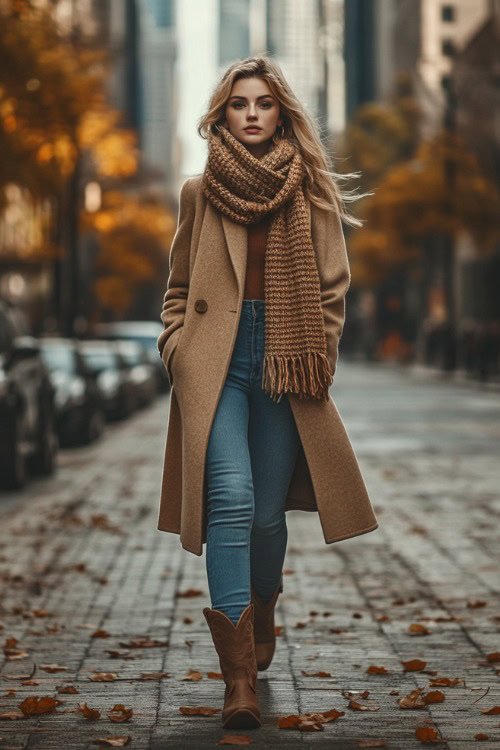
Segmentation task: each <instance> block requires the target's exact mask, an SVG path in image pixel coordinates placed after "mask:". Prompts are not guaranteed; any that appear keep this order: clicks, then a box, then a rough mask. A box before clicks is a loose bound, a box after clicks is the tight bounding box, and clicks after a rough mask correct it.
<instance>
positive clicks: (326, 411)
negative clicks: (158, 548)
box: [158, 175, 378, 555]
mask: <svg viewBox="0 0 500 750" xmlns="http://www.w3.org/2000/svg"><path fill="white" fill-rule="evenodd" d="M308 206H309V216H310V226H311V232H312V240H313V245H314V248H315V251H316V257H317V265H318V271H319V275H320V283H321V303H322V309H323V316H324V322H325V333H326V338H327V352H328V357H329V359H330V362H331V365H332V371H333V372H334V373H335V368H336V364H337V356H338V342H339V339H340V336H341V334H342V329H343V325H344V310H345V301H344V297H345V294H346V292H347V289H348V287H349V285H350V278H351V277H350V269H349V265H348V259H347V253H346V249H345V242H344V235H343V232H342V225H341V223H340V219H339V217H338V214H337V212H329V211H324V210H322V209H318V208H317V207H316V206H314V204H311V203H310V202H308ZM246 253H247V227H246V226H245V225H243V224H237V223H235V222H233V221H231V220H230V219H229V218H227V217H225V216H223V215H222V214H220V213H219V212H218V211H216V210H215V209H214V208H213V206H212V204H211V203H210V202H209V201H207V199H206V198H205V196H204V194H203V191H202V190H201V175H198V176H196V177H191V178H189V179H187V180H186V182H185V183H184V184H183V186H182V188H181V193H180V204H179V217H178V225H177V231H176V234H175V237H174V240H173V243H172V247H171V251H170V270H169V277H168V284H167V290H166V293H165V296H164V302H163V310H162V313H161V319H162V321H163V324H164V326H165V330H164V331H163V333H162V334H161V335H160V337H159V339H158V349H159V351H160V354H161V356H162V359H163V362H164V364H165V367H166V370H167V373H168V376H169V380H170V383H171V386H172V389H171V392H170V401H169V410H168V426H167V436H166V447H165V459H164V466H163V479H162V487H161V501H160V511H159V519H158V529H159V530H160V531H169V532H172V533H174V534H179V535H180V542H181V545H182V547H183V548H184V549H186V550H188V551H189V552H193V553H194V554H196V555H201V554H202V551H203V544H204V543H205V542H206V528H207V526H206V524H207V506H206V497H207V495H206V490H207V488H206V481H205V456H206V450H207V445H208V439H209V436H210V430H211V427H212V422H213V419H214V416H215V411H216V408H217V404H218V402H219V397H220V395H221V392H222V388H223V386H224V382H225V379H226V374H227V371H228V369H229V363H230V360H231V355H232V352H233V347H234V343H235V340H236V334H237V330H238V323H239V319H240V310H241V305H242V299H243V290H244V282H245V272H246ZM334 387H335V386H334V385H333V386H332V388H333V389H334ZM287 395H288V398H289V400H290V404H291V407H292V411H293V415H294V418H295V422H296V425H297V428H298V431H299V434H300V438H301V447H300V449H299V455H298V458H297V462H296V465H295V470H294V473H293V476H292V479H291V481H290V485H289V489H288V495H287V499H286V505H285V510H304V511H315V512H318V513H319V518H320V521H321V526H322V530H323V535H324V539H325V542H326V543H327V544H330V543H331V542H338V541H340V540H342V539H347V538H349V537H353V536H357V535H359V534H365V533H367V532H369V531H373V530H374V529H376V528H377V527H378V523H377V519H376V517H375V514H374V512H373V508H372V505H371V503H370V499H369V497H368V494H367V490H366V487H365V484H364V482H363V479H362V476H361V473H360V470H359V466H358V462H357V460H356V457H355V454H354V452H353V449H352V446H351V443H350V440H349V437H348V435H347V432H346V429H345V427H344V424H343V422H342V419H341V417H340V415H339V413H338V411H337V408H336V406H335V404H334V402H333V400H332V398H331V396H330V399H329V401H328V402H325V401H319V400H318V399H307V398H303V399H300V398H299V397H298V396H297V395H295V394H292V393H288V394H287Z"/></svg>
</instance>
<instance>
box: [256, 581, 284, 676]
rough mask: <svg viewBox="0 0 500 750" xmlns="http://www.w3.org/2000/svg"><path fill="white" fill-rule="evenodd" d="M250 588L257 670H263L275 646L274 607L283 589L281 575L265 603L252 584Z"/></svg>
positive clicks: (271, 657)
mask: <svg viewBox="0 0 500 750" xmlns="http://www.w3.org/2000/svg"><path fill="white" fill-rule="evenodd" d="M250 590H251V592H252V604H253V605H254V637H255V658H256V660H257V669H258V671H259V672H263V671H264V670H265V669H267V668H268V666H269V665H270V663H271V662H272V660H273V656H274V650H275V648H276V634H275V632H274V608H275V606H276V602H277V600H278V596H279V595H280V593H281V592H282V591H283V575H282V576H281V581H280V583H279V585H278V586H277V587H276V590H275V592H274V594H273V595H272V597H271V599H270V600H269V601H268V602H266V603H264V602H263V601H262V599H260V598H259V597H258V596H257V594H256V593H255V589H254V587H253V586H252V585H250Z"/></svg>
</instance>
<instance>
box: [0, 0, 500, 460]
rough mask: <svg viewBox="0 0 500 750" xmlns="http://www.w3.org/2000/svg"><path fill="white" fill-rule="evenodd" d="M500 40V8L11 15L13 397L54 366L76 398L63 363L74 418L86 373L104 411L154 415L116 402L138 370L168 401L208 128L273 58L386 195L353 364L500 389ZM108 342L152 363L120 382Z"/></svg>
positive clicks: (8, 129)
mask: <svg viewBox="0 0 500 750" xmlns="http://www.w3.org/2000/svg"><path fill="white" fill-rule="evenodd" d="M499 37H500V1H499V0H455V2H446V3H445V2H440V1H439V0H345V1H343V0H182V2H180V0H177V1H176V0H99V1H97V0H0V70H1V78H0V351H1V352H3V354H2V356H3V365H2V366H3V375H2V378H3V381H5V382H6V379H8V377H10V374H9V373H12V372H13V371H14V369H13V367H14V365H16V366H17V367H18V370H17V371H16V372H19V365H21V368H20V371H21V375H19V374H18V375H17V377H18V379H19V382H20V383H21V385H20V387H27V386H26V383H24V386H23V379H24V380H25V381H27V383H28V385H30V384H32V382H33V372H31V373H30V368H29V367H28V366H27V364H26V362H31V363H32V362H33V357H34V355H35V353H36V351H37V350H38V349H41V350H43V351H42V352H41V354H42V355H43V356H41V359H44V360H45V364H46V365H47V366H48V367H49V369H50V370H51V371H54V370H57V372H58V373H59V375H58V376H57V377H56V378H55V381H56V382H55V385H56V387H58V388H59V390H61V387H62V386H61V383H60V380H61V377H62V376H61V375H60V372H61V368H62V369H63V370H64V367H63V364H62V363H64V362H66V365H65V367H66V376H68V373H70V374H71V373H72V375H71V378H73V381H74V379H75V378H76V381H77V382H80V385H79V386H76V385H74V382H73V381H71V380H70V383H69V385H68V382H66V383H65V385H64V387H63V394H62V395H61V396H60V403H61V404H64V403H66V401H65V399H66V397H67V395H68V393H69V394H70V395H71V394H73V395H75V394H77V395H78V394H80V395H81V391H82V388H83V386H82V385H81V382H82V377H83V379H84V380H85V378H86V377H87V374H88V372H90V375H92V372H93V373H94V375H95V376H96V377H97V378H98V379H99V378H100V380H99V383H100V391H101V399H105V398H108V400H109V398H110V396H109V393H110V392H111V391H113V393H114V399H115V401H117V400H119V398H121V402H120V403H121V406H120V407H119V406H117V404H116V403H113V404H107V406H106V409H105V408H104V407H103V408H102V409H101V411H102V412H103V413H104V412H105V411H106V410H107V411H108V412H109V413H111V412H116V413H118V412H120V410H121V411H122V412H123V413H124V414H125V413H127V411H130V410H131V409H132V408H133V406H132V404H133V403H136V404H137V403H142V402H144V403H146V402H147V400H148V398H149V397H150V396H149V395H148V392H149V391H151V390H152V387H151V385H150V386H146V385H144V382H143V383H142V386H141V387H142V391H141V392H140V393H139V392H137V387H136V386H137V383H135V386H134V387H136V392H135V394H132V395H130V393H129V394H128V396H127V395H126V393H125V391H126V389H127V388H128V390H129V391H133V389H134V388H133V387H132V386H130V384H129V385H128V386H127V388H126V387H125V386H123V388H122V390H123V391H124V392H123V393H122V394H121V396H120V397H119V394H118V391H117V388H118V385H117V384H118V382H119V376H120V377H122V375H123V372H122V371H123V370H126V369H127V367H128V369H129V370H130V368H131V367H132V364H133V363H134V362H135V364H134V366H135V367H136V372H135V379H136V380H137V381H139V380H141V379H142V381H145V380H147V379H148V378H149V380H151V377H152V375H151V372H149V374H148V375H147V377H146V374H145V372H144V370H145V368H147V367H149V368H150V370H152V371H154V372H155V376H154V377H155V378H156V381H157V385H158V388H159V389H160V390H161V389H168V385H167V383H166V378H165V377H164V376H165V373H164V372H163V371H162V368H161V367H160V366H161V365H162V363H161V360H160V358H159V356H158V352H157V351H156V350H155V341H156V337H157V335H159V332H160V331H161V324H160V321H159V314H160V310H161V303H162V297H163V294H164V291H165V289H166V284H167V276H168V253H169V247H170V244H171V241H172V238H173V235H174V232H175V227H176V218H177V209H178V206H177V200H178V193H179V188H180V185H181V184H182V182H183V180H184V179H185V178H186V177H187V176H190V175H193V174H197V173H200V172H201V171H202V170H203V167H204V163H205V159H206V142H205V141H203V140H202V139H201V138H200V137H199V136H198V134H197V132H196V122H197V119H198V118H199V117H200V115H201V114H202V113H203V112H204V110H205V107H206V106H207V103H208V99H209V96H210V94H211V91H212V87H213V86H214V85H215V83H216V82H217V80H218V78H219V77H220V75H221V74H222V73H223V72H224V70H225V69H226V67H227V66H228V65H229V63H231V62H232V61H233V60H235V59H238V58H243V57H246V56H247V55H251V54H258V53H266V54H269V55H271V56H273V57H274V58H276V60H277V61H278V62H279V63H280V65H281V66H282V69H283V71H284V74H285V76H286V77H287V79H288V81H289V83H290V84H291V86H292V87H293V88H294V89H295V91H296V92H297V94H298V96H299V97H300V98H301V99H302V101H304V102H305V104H306V106H307V108H308V111H309V112H310V114H311V115H313V116H314V117H315V118H316V119H317V122H318V125H319V128H320V131H321V136H322V138H323V140H324V143H325V145H326V147H327V149H328V151H329V153H330V154H331V155H332V157H333V159H334V162H333V163H334V166H335V169H336V170H337V171H338V172H344V173H346V172H352V171H359V173H360V178H359V180H358V182H357V185H358V186H359V189H360V191H362V192H364V193H368V195H367V196H366V197H364V198H363V199H362V200H359V201H357V202H356V203H355V204H354V206H353V209H354V211H355V213H356V214H357V215H358V216H359V217H360V218H362V219H363V220H364V224H363V226H362V227H361V228H359V229H351V228H346V232H345V233H346V240H347V246H348V253H349V258H350V263H351V270H352V284H351V288H350V291H349V295H348V300H347V322H346V325H345V329H344V335H343V340H342V345H341V346H342V353H343V354H344V355H345V356H346V357H352V358H354V359H357V360H361V361H368V362H394V363H398V364H405V365H412V366H414V367H421V368H429V369H431V370H437V371H439V372H443V373H450V374H451V375H452V376H453V377H456V378H463V379H464V378H465V379H471V380H477V381H482V382H483V383H498V382H499V381H500V364H499V351H500V294H499V289H500V252H499V239H500V238H499V233H500V223H499V215H500V196H499V183H500V44H499ZM47 337H49V338H50V339H51V341H50V342H48V341H47ZM110 338H113V339H127V340H128V342H129V343H130V341H135V342H136V343H137V342H138V344H139V346H138V347H137V348H136V350H135V351H136V354H135V360H134V355H133V352H132V350H130V349H129V350H128V351H123V350H122V351H119V350H118V349H117V350H116V352H115V355H116V357H115V361H114V364H113V363H109V362H108V366H107V367H106V368H105V367H104V359H103V357H104V354H102V353H101V360H99V357H98V356H97V349H96V347H97V348H98V341H99V340H102V339H110ZM89 339H90V340H95V342H96V347H94V355H93V358H92V356H91V353H89V352H90V349H91V348H92V347H90V349H89V346H90V344H89V341H88V340H89ZM79 342H81V346H80V343H79ZM84 342H86V343H85V346H86V347H87V350H88V351H87V356H86V357H85V356H84V355H85V352H84V351H83V348H84V347H83V343H84ZM122 343H123V342H122ZM70 344H71V347H72V352H73V353H72V357H73V358H74V360H75V361H74V362H73V364H71V365H70V364H69V363H70V362H72V359H71V357H70V356H66V355H62V354H61V349H60V348H59V349H57V351H56V353H55V354H54V351H55V349H56V348H57V347H64V346H66V348H68V347H69V346H70ZM117 346H118V347H119V346H120V344H119V342H118V343H117ZM107 351H108V359H109V357H110V349H109V347H107ZM44 352H45V354H44ZM127 358H128V360H127ZM141 358H142V359H141ZM85 359H86V361H87V364H85V362H84V360H85ZM91 360H92V361H93V363H94V366H93V367H90V369H89V363H91ZM98 360H99V361H100V362H101V364H100V365H99V366H97V364H96V363H97V362H98ZM127 361H128V365H127ZM91 364H92V363H91ZM56 365H57V367H56ZM70 367H71V368H72V369H70ZM79 367H80V369H81V373H83V374H80V375H78V368H79ZM141 367H142V375H140V374H139V372H140V369H139V370H137V368H141ZM104 370H106V371H112V372H114V376H111V375H109V372H108V374H107V375H106V376H103V372H104ZM75 373H76V374H75ZM40 379H41V380H43V378H42V377H41V376H40ZM94 379H95V378H94ZM63 380H64V378H63ZM129 380H130V377H129ZM3 381H2V380H1V379H0V406H1V393H2V388H3V393H4V395H5V394H6V393H7V391H8V389H7V386H5V385H4V386H2V382H3ZM51 381H52V383H53V384H54V377H52V378H51ZM72 382H73V384H71V383H72ZM113 384H114V385H113ZM112 385H113V388H112V387H111V386H112ZM122 385H123V384H122ZM148 388H149V391H148ZM106 389H107V390H106ZM139 390H140V389H139ZM106 393H107V396H106ZM37 398H38V396H37ZM35 400H36V399H35ZM129 402H130V403H129ZM34 408H35V407H34ZM36 408H39V407H38V406H36ZM94 411H96V410H95V409H94V410H92V409H90V412H89V414H90V416H89V415H87V421H88V424H87V422H86V423H85V424H86V430H88V431H89V433H88V434H89V435H90V434H92V431H94V432H96V433H98V432H99V429H100V422H102V414H101V419H99V418H98V419H97V420H96V418H95V414H94ZM8 414H9V415H11V416H12V410H11V411H9V412H8ZM9 419H10V416H9ZM33 419H34V422H33V424H35V421H36V420H35V418H33ZM92 420H94V422H95V424H94V425H93V424H92ZM38 422H40V420H39V419H38ZM12 429H14V427H13V428H12ZM19 429H22V427H21V428H19ZM78 429H81V428H78ZM70 432H71V430H70ZM42 442H43V441H42ZM45 442H47V441H45ZM4 448H5V447H4Z"/></svg>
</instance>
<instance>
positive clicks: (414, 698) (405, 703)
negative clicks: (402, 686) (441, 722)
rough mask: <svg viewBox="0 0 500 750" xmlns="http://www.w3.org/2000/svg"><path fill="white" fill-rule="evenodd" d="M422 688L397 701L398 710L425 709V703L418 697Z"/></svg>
mask: <svg viewBox="0 0 500 750" xmlns="http://www.w3.org/2000/svg"><path fill="white" fill-rule="evenodd" d="M422 690H423V688H417V689H416V690H412V691H411V693H408V695H405V696H404V698H400V699H399V700H398V703H399V706H400V708H425V705H426V704H425V701H424V700H423V699H422V698H421V697H420V693H421V692H422Z"/></svg>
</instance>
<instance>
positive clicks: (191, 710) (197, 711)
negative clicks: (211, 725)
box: [179, 706, 220, 716]
mask: <svg viewBox="0 0 500 750" xmlns="http://www.w3.org/2000/svg"><path fill="white" fill-rule="evenodd" d="M179 711H180V712H181V714H188V715H189V716H213V715H214V714H216V713H218V712H219V711H220V708H212V707H211V706H181V707H180V708H179Z"/></svg>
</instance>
